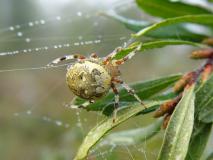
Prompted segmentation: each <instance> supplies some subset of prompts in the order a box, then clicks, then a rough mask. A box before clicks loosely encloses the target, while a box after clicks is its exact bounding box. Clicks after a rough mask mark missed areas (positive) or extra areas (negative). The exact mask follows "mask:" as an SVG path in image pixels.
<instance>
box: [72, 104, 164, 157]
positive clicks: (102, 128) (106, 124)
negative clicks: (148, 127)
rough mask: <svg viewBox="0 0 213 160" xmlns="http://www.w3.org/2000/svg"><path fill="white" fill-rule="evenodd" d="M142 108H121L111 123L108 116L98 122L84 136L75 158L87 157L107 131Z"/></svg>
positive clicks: (148, 105) (138, 106) (139, 106)
mask: <svg viewBox="0 0 213 160" xmlns="http://www.w3.org/2000/svg"><path fill="white" fill-rule="evenodd" d="M161 103H162V101H161V102H160V101H159V102H149V103H146V106H147V107H148V108H149V107H152V106H155V105H159V104H161ZM143 110H144V109H143V107H142V106H141V105H135V106H129V107H128V108H126V109H123V110H122V112H119V113H118V115H117V118H116V121H115V122H114V123H113V118H112V117H109V118H106V119H105V120H103V121H102V122H100V123H99V124H98V125H97V126H96V127H94V128H93V129H91V130H90V132H89V133H88V134H87V136H86V137H85V139H84V141H83V143H82V144H81V146H80V148H79V150H78V152H77V155H76V157H75V160H82V159H85V158H86V157H87V154H88V152H89V150H90V148H92V147H93V146H94V145H95V144H96V143H97V142H98V141H99V140H100V139H101V138H102V137H103V136H104V135H105V134H106V133H107V132H109V131H110V130H112V129H113V128H114V127H116V126H117V125H119V124H120V123H122V122H125V121H126V120H128V119H129V118H131V117H133V116H135V115H136V114H138V113H140V112H142V111H143Z"/></svg>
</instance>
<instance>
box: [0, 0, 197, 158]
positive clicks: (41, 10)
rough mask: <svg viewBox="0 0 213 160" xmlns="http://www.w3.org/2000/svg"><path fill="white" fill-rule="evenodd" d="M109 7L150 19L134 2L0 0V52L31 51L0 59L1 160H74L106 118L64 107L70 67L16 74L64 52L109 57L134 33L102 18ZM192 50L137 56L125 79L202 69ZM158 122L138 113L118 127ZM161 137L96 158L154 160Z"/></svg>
mask: <svg viewBox="0 0 213 160" xmlns="http://www.w3.org/2000/svg"><path fill="white" fill-rule="evenodd" d="M109 9H114V10H116V11H117V12H118V13H119V14H121V15H125V16H128V17H130V18H136V19H142V18H145V19H147V18H149V17H148V16H146V15H145V14H143V13H141V12H140V11H139V9H138V8H137V6H136V5H135V3H134V1H129V0H125V1H121V0H120V1H119V0H108V1H98V0H82V1H77V0H51V1H48V0H37V1H33V0H18V1H17V0H0V53H4V52H13V51H17V50H18V51H21V50H22V51H23V52H26V53H18V54H14V55H6V56H0V82H1V83H0V159H1V160H12V159H15V160H29V159H30V160H38V159H39V160H50V159H51V160H52V159H57V160H65V159H72V158H73V156H74V154H75V153H76V151H77V149H78V147H79V145H80V144H81V142H82V139H83V137H84V136H85V135H86V133H87V132H88V131H89V130H90V129H91V128H92V127H93V126H95V125H96V124H97V123H98V122H99V121H100V120H101V119H102V118H103V117H102V116H101V115H99V114H98V113H93V112H86V111H76V110H70V109H67V108H65V107H64V104H65V103H69V102H70V101H71V100H72V99H73V97H74V95H73V94H72V93H71V92H70V91H69V89H68V87H67V86H66V83H65V73H66V68H65V67H60V68H53V69H39V70H32V69H29V70H23V71H15V70H14V69H20V68H34V67H42V66H45V65H46V64H47V63H49V62H50V61H52V60H53V59H54V58H57V57H59V56H62V55H65V54H72V53H81V54H84V55H86V56H88V55H89V54H90V53H93V52H97V53H98V55H99V56H105V55H107V54H109V53H110V52H111V51H112V50H113V49H114V48H116V47H118V46H121V45H123V43H124V42H125V41H127V40H128V38H129V37H130V33H131V32H130V31H129V30H128V29H126V28H125V27H124V26H122V25H121V24H119V23H117V22H115V21H113V20H111V19H107V18H106V17H101V16H99V14H98V13H99V12H103V11H107V10H109ZM177 35H178V32H177ZM96 40H99V41H96ZM85 41H87V42H88V41H92V42H93V44H85ZM77 42H79V45H78V44H76V43H77ZM64 44H71V46H70V47H67V46H65V47H63V46H64ZM44 47H46V48H47V47H48V48H49V49H47V50H46V48H44ZM36 48H37V49H36ZM25 49H26V51H24V50H25ZM29 49H32V51H30V50H29ZM193 49H195V48H192V47H188V46H178V47H177V46H176V47H166V48H162V49H157V50H151V51H148V52H145V53H144V54H138V55H136V56H135V57H133V58H132V60H130V61H128V62H127V63H126V64H125V65H123V66H122V67H121V71H122V74H123V75H122V77H123V79H124V80H125V81H126V82H128V83H131V82H135V81H141V80H147V79H151V78H155V77H159V76H163V75H168V74H172V73H179V72H186V71H189V70H192V69H194V68H195V67H196V66H198V65H199V64H200V61H192V60H189V59H188V55H189V53H190V52H191V51H192V50H193ZM10 69H12V70H13V71H10V72H9V71H6V72H4V71H3V70H10ZM153 120H154V119H153V118H152V114H150V115H147V116H139V117H136V118H133V119H131V120H129V121H128V122H126V123H125V124H123V125H120V126H119V127H117V128H116V129H114V130H122V129H128V128H137V127H143V126H145V125H147V124H149V123H150V122H151V121H153ZM114 130H113V131H114ZM162 133H163V131H162ZM162 133H160V134H158V136H156V137H154V138H152V139H151V140H149V141H147V142H146V143H142V144H139V145H137V146H133V147H127V146H123V147H116V148H114V149H113V150H112V151H110V149H111V148H110V147H109V148H98V149H96V150H94V151H93V154H92V156H91V159H132V157H133V158H134V159H154V157H156V155H157V153H158V150H159V147H160V145H161V141H162V137H163V134H162Z"/></svg>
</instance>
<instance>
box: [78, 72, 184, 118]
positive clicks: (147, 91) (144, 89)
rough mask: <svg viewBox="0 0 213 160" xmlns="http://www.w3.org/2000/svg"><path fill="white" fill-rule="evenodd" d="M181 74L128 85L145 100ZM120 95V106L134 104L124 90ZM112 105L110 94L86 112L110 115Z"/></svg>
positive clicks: (79, 101) (80, 102)
mask: <svg viewBox="0 0 213 160" xmlns="http://www.w3.org/2000/svg"><path fill="white" fill-rule="evenodd" d="M180 77H181V74H176V75H170V76H166V77H161V78H158V79H154V80H148V81H142V82H137V83H134V84H130V86H131V87H132V88H134V89H135V91H136V94H138V96H139V97H140V98H141V99H143V100H146V99H148V98H149V97H151V96H153V95H155V94H157V93H159V92H161V91H163V90H165V89H166V88H167V87H169V86H171V85H172V84H174V83H175V82H176V81H177V80H178V79H180ZM119 95H120V106H123V105H125V106H126V105H129V103H128V102H130V103H132V102H136V100H135V98H134V97H133V96H130V95H129V94H128V93H127V92H126V90H125V89H124V88H120V89H119ZM83 102H85V100H83V99H80V98H76V99H75V101H74V104H77V105H79V104H82V103H83ZM113 103H114V93H113V92H110V93H109V94H108V95H107V96H105V97H104V98H102V99H101V100H98V101H96V102H95V103H94V104H91V105H89V106H88V107H87V110H88V111H103V110H104V109H105V112H104V114H106V115H110V114H111V113H112V111H113V108H114V107H113Z"/></svg>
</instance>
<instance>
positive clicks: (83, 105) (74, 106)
mask: <svg viewBox="0 0 213 160" xmlns="http://www.w3.org/2000/svg"><path fill="white" fill-rule="evenodd" d="M94 102H95V101H94V100H88V101H85V102H84V103H82V104H79V105H75V104H69V105H67V107H68V108H72V109H78V108H83V109H86V108H87V106H89V105H90V104H92V103H94Z"/></svg>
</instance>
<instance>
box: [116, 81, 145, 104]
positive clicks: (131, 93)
mask: <svg viewBox="0 0 213 160" xmlns="http://www.w3.org/2000/svg"><path fill="white" fill-rule="evenodd" d="M112 81H114V82H116V83H119V84H121V85H122V87H124V88H125V89H126V90H127V92H128V93H129V94H130V95H132V96H134V97H135V99H136V100H137V101H138V102H139V103H140V104H142V105H143V106H144V108H146V105H145V104H144V103H143V102H142V100H141V99H140V97H138V95H137V94H136V93H135V90H134V89H133V88H131V87H129V86H128V84H126V83H125V82H124V81H122V80H120V79H116V78H113V80H112Z"/></svg>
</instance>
